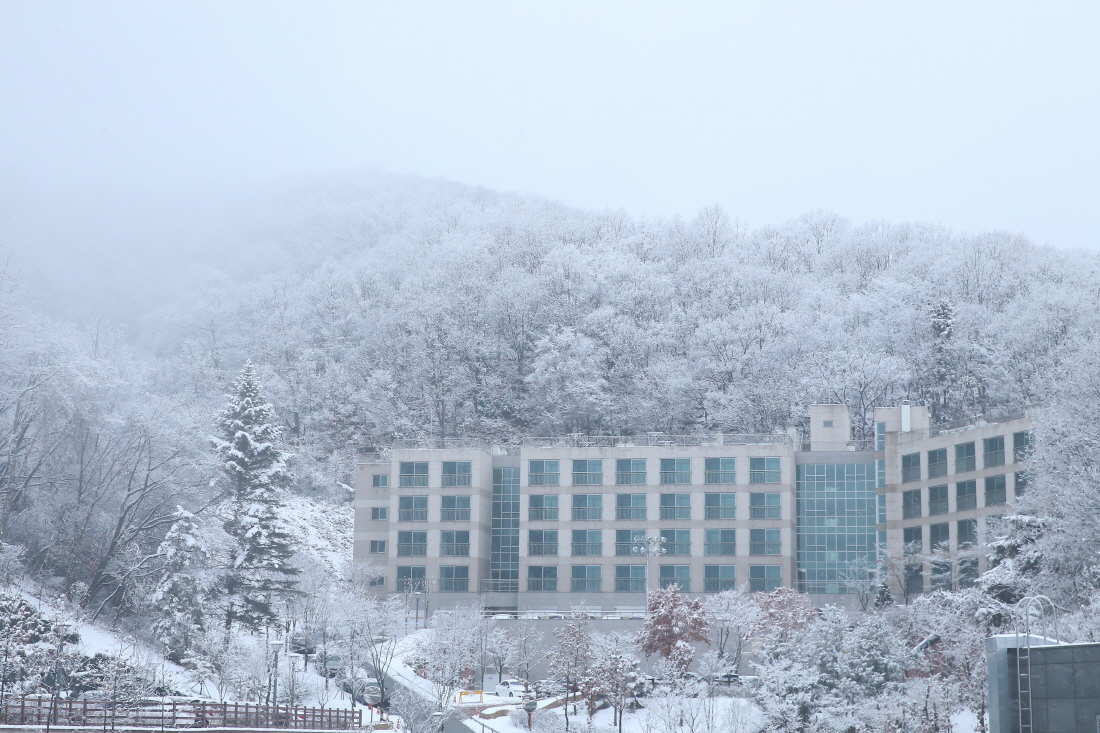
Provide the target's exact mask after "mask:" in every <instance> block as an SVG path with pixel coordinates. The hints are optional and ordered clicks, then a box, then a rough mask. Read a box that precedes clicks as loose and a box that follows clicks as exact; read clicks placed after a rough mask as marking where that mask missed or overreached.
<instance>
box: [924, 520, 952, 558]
mask: <svg viewBox="0 0 1100 733" xmlns="http://www.w3.org/2000/svg"><path fill="white" fill-rule="evenodd" d="M950 528H951V525H950V524H949V523H947V522H940V523H939V524H931V525H929V526H928V544H929V545H930V546H931V547H932V552H948V551H950V549H951V529H950Z"/></svg>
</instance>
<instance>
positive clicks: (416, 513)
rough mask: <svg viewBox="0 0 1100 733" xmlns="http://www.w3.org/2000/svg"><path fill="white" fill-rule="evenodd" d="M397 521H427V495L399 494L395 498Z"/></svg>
mask: <svg viewBox="0 0 1100 733" xmlns="http://www.w3.org/2000/svg"><path fill="white" fill-rule="evenodd" d="M397 521H399V522H427V521H428V497H426V496H401V497H398V499H397Z"/></svg>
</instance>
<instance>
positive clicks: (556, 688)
mask: <svg viewBox="0 0 1100 733" xmlns="http://www.w3.org/2000/svg"><path fill="white" fill-rule="evenodd" d="M531 687H533V688H534V690H535V697H554V696H556V695H564V694H565V685H563V684H562V683H560V682H558V681H557V680H539V681H537V682H534V683H533V684H532V685H531Z"/></svg>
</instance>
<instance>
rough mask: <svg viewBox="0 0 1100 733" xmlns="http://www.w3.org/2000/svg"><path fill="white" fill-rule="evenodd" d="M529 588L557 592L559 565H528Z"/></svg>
mask: <svg viewBox="0 0 1100 733" xmlns="http://www.w3.org/2000/svg"><path fill="white" fill-rule="evenodd" d="M527 590H533V591H542V592H550V593H557V592H558V566H557V565H528V566H527Z"/></svg>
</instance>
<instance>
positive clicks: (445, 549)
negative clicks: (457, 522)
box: [439, 542, 470, 557]
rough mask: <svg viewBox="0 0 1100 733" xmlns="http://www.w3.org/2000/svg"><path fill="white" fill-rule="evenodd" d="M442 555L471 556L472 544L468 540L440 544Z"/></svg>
mask: <svg viewBox="0 0 1100 733" xmlns="http://www.w3.org/2000/svg"><path fill="white" fill-rule="evenodd" d="M439 554H440V556H441V557H469V556H470V544H469V543H468V542H466V543H463V542H447V543H441V544H440V545H439Z"/></svg>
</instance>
